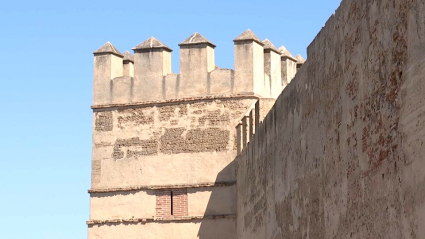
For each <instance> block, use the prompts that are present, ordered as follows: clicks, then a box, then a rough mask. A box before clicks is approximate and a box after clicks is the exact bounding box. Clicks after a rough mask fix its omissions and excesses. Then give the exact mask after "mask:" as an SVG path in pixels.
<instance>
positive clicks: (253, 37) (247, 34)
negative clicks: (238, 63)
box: [233, 29, 264, 45]
mask: <svg viewBox="0 0 425 239" xmlns="http://www.w3.org/2000/svg"><path fill="white" fill-rule="evenodd" d="M249 40H252V41H255V42H257V43H259V44H260V45H264V44H263V43H262V42H261V40H260V39H259V38H258V37H257V36H256V35H255V34H254V33H253V32H252V31H251V30H250V29H248V30H246V31H245V32H244V33H242V34H241V35H239V36H238V37H236V38H235V40H233V42H240V41H249Z"/></svg>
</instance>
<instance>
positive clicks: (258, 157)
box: [236, 0, 425, 239]
mask: <svg viewBox="0 0 425 239" xmlns="http://www.w3.org/2000/svg"><path fill="white" fill-rule="evenodd" d="M424 18H425V6H424V3H423V2H421V1H417V0H414V1H407V0H398V1H389V0H375V1H366V0H359V1H347V0H346V1H343V2H342V3H341V6H340V8H339V9H338V10H337V11H336V13H335V16H332V17H331V18H330V19H329V21H328V22H327V23H326V26H325V27H324V28H323V29H322V31H321V32H320V33H319V34H318V36H317V37H316V39H315V40H314V41H313V42H312V44H311V45H310V46H309V48H308V60H307V62H306V63H305V64H304V65H303V67H302V68H301V69H300V71H299V72H298V73H297V76H296V77H295V79H294V80H293V82H292V83H291V84H289V85H288V86H287V88H286V89H285V90H284V91H283V93H282V95H281V96H280V97H279V98H278V100H277V101H276V104H275V106H274V107H273V108H272V109H271V111H270V112H269V114H268V115H267V117H266V118H265V120H264V122H263V124H262V125H261V126H260V127H259V130H258V131H257V132H256V135H255V137H254V139H253V141H254V142H253V143H251V144H250V146H248V147H247V148H246V149H245V151H244V152H242V154H241V155H240V156H239V157H238V158H237V161H236V163H237V164H238V166H237V192H238V205H237V231H238V238H243V239H250V238H270V239H271V238H359V239H360V238H394V239H395V238H425V227H423V226H422V225H423V223H424V221H425V213H424V212H425V197H424V195H425V189H424V187H423V185H424V183H425V173H424V172H425V163H424V160H423V158H424V156H425V150H424V147H423V141H424V135H425V134H424V132H425V127H424V126H425V115H424V114H423V110H424V109H423V103H422V102H424V101H425V94H424V93H425V81H424V75H425V70H424V69H425V68H424V66H425V58H424V55H423V52H424V46H425V41H424V39H425V27H424V24H423V23H424Z"/></svg>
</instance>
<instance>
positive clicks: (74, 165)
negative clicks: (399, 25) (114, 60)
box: [0, 0, 340, 239]
mask: <svg viewBox="0 0 425 239" xmlns="http://www.w3.org/2000/svg"><path fill="white" fill-rule="evenodd" d="M339 3H340V0H326V1H318V0H296V1H277V0H274V1H272V0H263V1H249V0H244V1H240V0H234V1H232V0H226V1H223V0H215V1H203V0H197V1H188V0H180V1H175V0H174V1H159V0H157V1H140V0H139V1H133V0H127V1H108V0H105V1H95V0H94V1H81V0H72V1H57V0H55V1H44V0H39V1H19V0H15V1H5V0H4V1H1V2H0V30H1V32H0V75H1V78H0V79H1V80H0V104H1V108H2V109H1V114H0V238H1V239H23V238H28V239H68V238H69V239H71V238H72V239H76V238H87V226H86V224H85V221H86V220H88V219H89V205H90V204H89V203H90V201H89V194H88V193H87V189H89V188H90V167H91V165H90V164H91V128H92V111H91V109H90V106H91V100H92V75H93V54H92V52H93V51H95V50H96V49H97V48H99V47H100V46H102V45H103V44H104V43H105V42H107V41H110V42H111V43H112V44H114V45H115V47H117V48H118V49H119V50H120V51H121V52H124V51H126V50H131V48H133V47H134V46H136V45H138V44H139V43H141V42H143V41H144V40H146V39H147V38H149V37H151V36H155V37H156V38H158V39H159V40H160V41H162V42H163V43H164V44H166V45H168V46H169V47H170V48H172V49H173V50H174V51H173V55H172V59H173V60H172V64H173V66H172V69H173V71H174V72H176V73H178V69H179V66H178V65H179V47H178V45H177V44H178V43H180V42H182V41H183V40H184V39H186V38H187V37H189V36H190V35H191V34H193V33H194V32H199V33H201V34H202V35H203V36H204V37H206V38H207V39H209V40H210V41H211V42H213V43H214V44H215V45H217V48H216V51H215V55H216V64H217V65H218V66H220V67H222V68H234V67H233V41H232V40H233V39H234V38H236V37H237V36H238V35H239V34H241V33H242V32H244V31H245V30H246V29H248V28H250V29H251V30H252V31H253V32H254V33H255V34H256V35H257V36H258V37H259V38H260V39H261V40H264V39H265V38H268V39H269V40H270V41H271V42H272V43H274V45H275V46H276V47H279V46H281V45H285V46H286V47H287V48H288V50H289V51H290V52H292V54H294V55H296V54H301V55H302V56H304V57H306V47H307V46H308V45H309V44H310V42H311V41H312V40H313V39H314V37H315V36H316V34H317V33H318V32H319V30H320V29H321V27H322V26H323V25H324V24H325V22H326V20H327V19H328V18H329V17H330V16H331V14H332V13H333V12H334V11H335V9H336V8H337V7H338V5H339ZM131 52H132V51H131Z"/></svg>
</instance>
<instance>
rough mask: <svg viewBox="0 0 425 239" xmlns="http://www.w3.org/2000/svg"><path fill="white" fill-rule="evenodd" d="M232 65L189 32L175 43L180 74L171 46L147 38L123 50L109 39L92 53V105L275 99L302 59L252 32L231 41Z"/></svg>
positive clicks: (196, 35) (246, 32) (210, 44)
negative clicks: (233, 97) (195, 99)
mask: <svg viewBox="0 0 425 239" xmlns="http://www.w3.org/2000/svg"><path fill="white" fill-rule="evenodd" d="M234 44H235V52H234V57H235V68H234V70H232V69H221V68H220V67H218V66H216V64H215V57H214V48H215V47H216V46H215V45H214V44H213V43H212V42H210V41H209V40H208V39H207V38H205V37H204V36H202V35H201V34H199V33H197V32H196V33H194V34H193V35H191V36H190V37H188V38H187V39H185V40H184V41H183V42H181V43H180V44H179V46H180V72H179V74H176V73H173V72H172V71H171V52H172V49H171V48H169V47H168V46H166V45H165V44H163V43H162V42H160V41H159V40H158V39H156V38H155V37H151V38H149V39H147V40H146V41H144V42H142V43H140V44H139V45H137V46H136V47H134V48H133V49H132V50H133V51H134V56H133V55H132V54H131V53H130V52H128V51H126V52H125V53H124V54H122V53H121V52H120V51H119V50H118V49H117V48H115V47H114V46H113V45H112V44H111V43H110V42H107V43H106V44H105V45H103V46H102V47H101V48H99V49H98V50H96V51H95V52H94V77H93V105H94V106H96V105H110V104H114V105H116V104H130V103H140V102H146V101H158V100H172V99H184V98H192V97H204V96H231V95H255V96H258V97H260V98H277V96H278V95H279V94H280V93H281V92H282V90H283V89H284V88H285V86H286V85H287V84H288V83H289V82H290V81H291V79H292V78H293V77H294V76H295V74H296V72H297V69H298V68H299V67H300V66H301V65H302V64H303V63H304V61H305V60H304V59H302V57H301V56H300V55H299V56H297V57H294V56H293V55H292V54H291V53H290V52H289V51H288V50H287V49H286V48H285V47H284V46H282V47H280V48H279V49H278V48H276V47H275V46H274V45H273V44H272V43H271V42H270V41H269V40H268V39H266V40H264V41H261V40H260V39H259V38H258V37H257V36H256V35H255V34H254V33H253V32H252V31H251V30H249V29H248V30H247V31H245V32H244V33H242V34H241V35H240V36H238V37H237V38H235V39H234Z"/></svg>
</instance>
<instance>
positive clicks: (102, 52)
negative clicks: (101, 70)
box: [93, 42, 123, 57]
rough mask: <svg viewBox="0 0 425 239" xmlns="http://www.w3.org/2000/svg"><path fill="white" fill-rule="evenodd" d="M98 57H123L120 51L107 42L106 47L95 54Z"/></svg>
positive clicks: (102, 47)
mask: <svg viewBox="0 0 425 239" xmlns="http://www.w3.org/2000/svg"><path fill="white" fill-rule="evenodd" d="M93 54H94V55H95V56H96V55H105V54H114V55H116V56H119V57H123V55H122V54H121V52H120V51H118V49H117V48H115V47H114V45H112V43H110V42H107V43H105V45H103V46H101V47H100V48H99V49H97V50H96V51H94V52H93Z"/></svg>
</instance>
